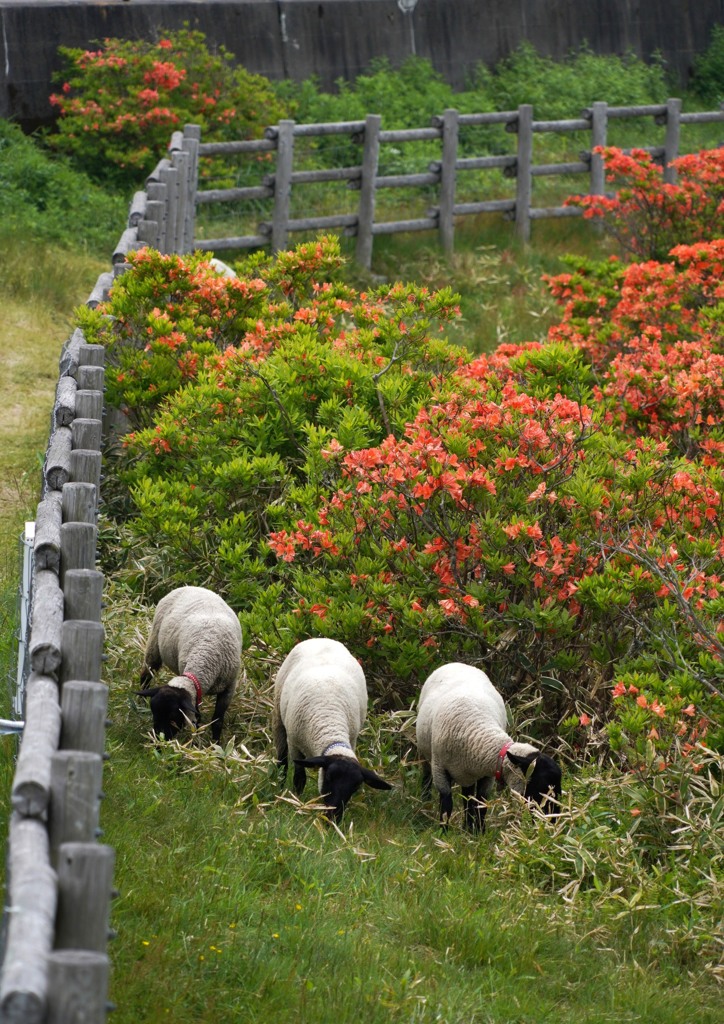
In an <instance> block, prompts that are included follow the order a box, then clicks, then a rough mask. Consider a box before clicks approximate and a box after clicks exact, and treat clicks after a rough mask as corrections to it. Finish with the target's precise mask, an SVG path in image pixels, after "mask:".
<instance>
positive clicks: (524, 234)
mask: <svg viewBox="0 0 724 1024" xmlns="http://www.w3.org/2000/svg"><path fill="white" fill-rule="evenodd" d="M532 166H533V107H532V106H531V104H530V103H523V104H521V105H520V106H519V107H518V162H517V165H516V169H517V173H516V189H515V230H516V234H517V235H518V238H519V239H520V240H521V242H529V241H530V204H531V197H532V195H533V177H532V174H531V168H532Z"/></svg>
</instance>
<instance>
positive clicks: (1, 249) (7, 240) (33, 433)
mask: <svg viewBox="0 0 724 1024" xmlns="http://www.w3.org/2000/svg"><path fill="white" fill-rule="evenodd" d="M105 269H106V266H105V265H104V264H103V263H101V261H99V260H98V259H97V258H93V257H91V256H86V255H74V254H71V253H69V252H68V251H66V250H64V249H60V248H58V247H57V246H51V245H48V244H45V243H41V242H29V241H28V240H27V239H22V238H20V237H18V235H5V236H3V237H0V298H1V300H2V309H3V316H2V318H1V319H0V390H2V394H3V395H4V396H5V400H4V402H3V404H2V408H1V409H0V452H1V453H2V454H1V455H0V459H1V460H2V474H1V475H0V667H1V668H2V678H3V680H5V679H6V678H7V671H6V668H7V669H8V670H9V668H10V665H11V662H12V660H13V659H14V658H15V653H14V640H13V635H14V630H15V624H14V623H15V614H16V593H17V580H18V561H19V539H20V536H21V534H22V531H23V527H24V523H25V521H26V519H34V518H35V508H36V506H37V503H38V500H39V497H40V485H41V471H42V464H43V457H44V454H45V447H46V445H47V443H48V434H49V430H50V414H51V411H52V408H53V397H54V394H55V387H56V384H57V382H58V359H59V356H60V350H61V347H62V345H63V342H64V341H65V340H66V339H67V338H68V336H69V333H70V324H71V319H72V312H73V308H74V307H75V306H76V305H78V304H79V303H80V302H84V301H85V299H86V298H87V297H88V295H89V294H90V291H91V289H92V287H93V285H94V283H95V280H96V278H97V276H98V274H99V273H100V271H101V270H105ZM7 699H8V698H7V693H6V692H5V688H4V687H3V710H5V707H6V705H7ZM8 743H9V741H8Z"/></svg>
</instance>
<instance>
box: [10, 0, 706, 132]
mask: <svg viewBox="0 0 724 1024" xmlns="http://www.w3.org/2000/svg"><path fill="white" fill-rule="evenodd" d="M400 2H402V3H403V6H404V0H400ZM184 22H188V23H189V25H190V26H191V27H192V28H198V29H200V30H201V31H202V32H204V33H205V34H206V36H207V40H208V42H209V43H210V44H215V43H223V44H224V45H225V46H226V47H227V48H228V49H229V50H230V51H231V52H232V53H234V54H235V55H236V57H237V59H238V61H239V62H240V63H241V64H243V65H244V66H245V67H246V68H248V69H249V70H250V71H254V72H258V73H261V74H264V75H266V76H267V77H269V78H272V79H280V78H292V79H294V80H298V81H299V80H302V79H304V78H307V77H309V76H310V75H317V76H318V77H319V79H320V81H321V82H322V85H323V86H324V87H325V88H329V87H331V86H332V85H333V84H334V82H335V80H336V79H338V78H345V79H353V78H355V77H356V76H357V75H358V74H359V73H360V72H361V71H363V70H364V69H365V68H366V67H367V66H368V65H369V62H370V60H371V59H372V58H374V57H381V56H386V57H389V58H390V60H391V61H392V62H393V63H399V62H400V61H402V60H403V59H404V58H405V57H407V56H408V55H409V54H410V53H413V52H414V53H417V54H418V55H419V56H422V57H427V58H429V59H430V60H431V61H432V63H433V65H434V66H435V67H436V68H437V69H438V70H439V71H440V72H441V73H442V74H443V75H444V76H445V77H446V78H447V79H448V80H449V81H450V82H451V83H452V84H453V85H454V86H457V87H460V86H462V85H463V84H464V82H465V76H466V74H467V73H468V72H469V71H470V70H471V69H472V68H473V67H474V66H475V65H476V64H478V63H480V62H484V63H486V64H488V65H493V64H495V63H496V62H497V61H498V60H500V59H501V58H502V57H504V56H506V55H507V54H509V53H510V52H511V51H512V50H514V49H515V48H516V47H517V46H518V44H519V43H520V42H521V41H522V40H524V39H527V40H530V42H532V43H533V44H534V45H535V47H536V48H537V49H538V50H539V51H540V52H542V53H545V54H549V55H551V56H553V57H562V56H564V55H565V54H566V53H567V52H568V51H569V50H570V49H571V48H573V47H578V46H580V45H581V44H582V43H584V42H587V43H588V44H589V45H590V46H591V47H592V49H594V50H595V51H596V52H597V53H618V54H622V53H625V52H627V51H633V52H634V53H635V54H637V55H638V56H639V57H642V58H644V59H648V58H650V57H651V55H652V53H654V52H655V51H657V50H658V51H660V52H661V53H662V55H663V56H664V58H665V60H666V62H667V64H668V66H669V68H670V69H671V70H672V71H673V72H674V73H675V74H677V75H678V76H679V78H680V79H681V80H682V81H683V82H685V81H686V78H687V76H688V74H689V72H690V69H691V64H692V61H693V59H694V56H695V55H696V54H697V53H701V52H702V51H703V50H705V49H706V47H707V45H708V43H709V38H710V34H711V30H712V27H713V26H714V25H715V24H717V23H722V24H724V0H695V2H693V0H692V2H690V0H417V5H416V6H415V8H414V10H413V11H412V12H408V13H405V12H404V11H403V10H402V9H401V7H400V6H399V4H398V0H236V2H232V0H186V2H176V0H156V2H149V3H146V2H144V0H96V2H91V3H88V2H81V0H34V2H33V3H27V2H22V0H0V48H1V49H0V117H12V118H15V119H17V120H19V121H20V122H21V123H23V124H24V125H25V126H26V127H32V126H33V125H37V124H40V123H43V122H47V121H49V120H50V119H51V117H52V111H51V108H50V104H49V103H48V94H49V92H50V91H51V85H50V79H51V75H52V73H53V72H54V71H57V70H58V69H59V60H58V56H57V49H58V46H61V45H65V46H82V47H86V46H87V47H91V46H93V45H94V44H95V43H96V42H97V41H99V40H101V39H103V38H104V37H105V36H120V37H126V38H144V37H145V38H149V37H153V36H155V35H158V34H161V33H163V32H164V31H168V30H169V29H174V28H180V27H182V25H183V24H184Z"/></svg>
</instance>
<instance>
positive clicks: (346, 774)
mask: <svg viewBox="0 0 724 1024" xmlns="http://www.w3.org/2000/svg"><path fill="white" fill-rule="evenodd" d="M294 764H295V765H297V766H298V767H299V768H320V769H321V771H322V780H321V783H320V787H319V792H320V793H321V795H322V797H323V798H324V799H325V802H326V806H327V809H328V812H327V817H328V818H330V820H331V819H332V818H334V820H335V821H340V820H341V818H342V815H343V814H344V809H345V807H346V806H347V804H348V802H349V801H350V799H351V798H352V796H353V795H354V794H355V793H356V792H357V790H358V789H359V788H360V786H362V785H363V784H366V785H368V786H371V787H372V788H373V789H392V786H391V785H390V783H389V782H385V780H384V779H382V778H380V776H379V775H377V774H375V772H373V771H372V770H371V769H370V768H363V767H362V765H361V764H360V763H359V761H356V760H354V759H353V758H351V757H330V756H328V755H322V756H320V757H307V758H304V759H303V760H299V759H298V760H295V761H294Z"/></svg>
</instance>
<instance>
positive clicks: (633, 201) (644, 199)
mask: <svg viewBox="0 0 724 1024" xmlns="http://www.w3.org/2000/svg"><path fill="white" fill-rule="evenodd" d="M595 152H597V153H598V154H599V155H601V156H602V157H603V159H604V161H605V165H606V181H607V182H608V183H609V184H610V185H611V186H612V188H613V189H614V190H615V191H614V194H613V195H606V196H574V197H571V198H570V199H568V200H567V204H568V205H570V206H578V207H581V208H582V209H583V211H584V213H583V216H584V217H587V218H600V219H602V220H603V222H604V225H605V227H606V230H607V231H608V232H609V233H610V234H612V235H613V237H614V238H616V239H617V241H618V242H619V243H620V245H621V247H622V249H623V250H624V252H626V253H627V255H632V256H634V257H637V258H639V259H644V260H664V259H666V257H667V256H668V254H669V250H670V249H672V248H673V247H674V246H675V245H678V244H682V243H693V242H703V241H710V240H712V239H717V238H721V237H722V236H723V235H724V150H723V149H721V148H720V149H713V150H705V151H703V152H701V153H692V154H689V155H687V156H682V157H679V158H678V159H677V160H674V161H673V163H672V167H673V168H674V169H675V171H676V177H677V181H676V183H668V182H665V181H664V180H663V170H662V168H661V166H660V165H659V164H657V163H656V162H655V161H654V159H653V157H652V156H651V154H650V153H648V152H646V150H643V149H632V150H631V152H630V153H624V152H623V151H622V150H620V149H617V148H616V147H615V146H608V147H598V148H597V149H596V150H595Z"/></svg>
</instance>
